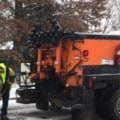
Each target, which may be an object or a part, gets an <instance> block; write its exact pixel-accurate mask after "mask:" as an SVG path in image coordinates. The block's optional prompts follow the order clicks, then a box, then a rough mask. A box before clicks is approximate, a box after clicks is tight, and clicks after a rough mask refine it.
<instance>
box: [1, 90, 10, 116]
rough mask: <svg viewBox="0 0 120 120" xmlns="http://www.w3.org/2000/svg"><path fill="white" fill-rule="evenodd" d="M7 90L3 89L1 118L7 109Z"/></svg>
mask: <svg viewBox="0 0 120 120" xmlns="http://www.w3.org/2000/svg"><path fill="white" fill-rule="evenodd" d="M9 91H10V90H9V89H8V88H7V89H5V91H3V95H2V109H1V116H5V115H7V109H8V101H9Z"/></svg>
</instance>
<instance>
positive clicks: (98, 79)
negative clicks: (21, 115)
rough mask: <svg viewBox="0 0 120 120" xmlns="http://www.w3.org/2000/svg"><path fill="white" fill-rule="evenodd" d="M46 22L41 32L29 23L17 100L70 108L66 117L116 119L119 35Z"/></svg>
mask: <svg viewBox="0 0 120 120" xmlns="http://www.w3.org/2000/svg"><path fill="white" fill-rule="evenodd" d="M50 23H51V29H50V31H47V32H46V31H42V30H41V26H40V25H38V24H37V25H34V27H33V30H32V34H31V38H30V40H29V44H28V45H27V46H26V47H25V49H24V52H23V56H24V58H25V60H26V61H27V62H29V63H30V64H29V66H28V67H30V72H29V73H26V72H22V73H21V76H25V79H24V81H23V80H22V81H21V80H19V88H18V89H17V90H16V94H17V102H19V103H23V104H29V103H36V107H37V108H38V109H42V110H48V109H51V110H53V109H58V108H59V109H62V110H70V111H71V114H72V120H78V119H82V120H93V119H95V117H96V115H95V114H97V115H99V116H101V117H103V118H107V119H109V118H110V119H112V120H120V106H119V104H120V54H119V52H120V35H109V34H97V33H95V34H94V33H80V32H71V33H65V32H64V31H63V29H62V27H61V25H60V24H59V22H58V21H56V20H55V19H52V20H50ZM28 81H29V82H28Z"/></svg>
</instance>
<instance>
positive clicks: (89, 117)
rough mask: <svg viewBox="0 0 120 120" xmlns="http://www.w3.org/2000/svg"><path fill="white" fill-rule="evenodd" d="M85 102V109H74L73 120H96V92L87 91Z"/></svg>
mask: <svg viewBox="0 0 120 120" xmlns="http://www.w3.org/2000/svg"><path fill="white" fill-rule="evenodd" d="M83 102H84V105H85V107H84V109H72V111H71V113H72V120H96V113H95V103H94V90H92V89H86V90H85V95H84V100H83Z"/></svg>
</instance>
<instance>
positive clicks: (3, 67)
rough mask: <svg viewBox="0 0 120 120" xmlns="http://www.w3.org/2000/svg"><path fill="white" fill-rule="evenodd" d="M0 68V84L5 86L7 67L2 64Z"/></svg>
mask: <svg viewBox="0 0 120 120" xmlns="http://www.w3.org/2000/svg"><path fill="white" fill-rule="evenodd" d="M0 68H1V69H2V70H3V71H1V72H0V77H1V79H2V83H3V84H5V82H6V72H7V67H6V65H5V64H4V63H0Z"/></svg>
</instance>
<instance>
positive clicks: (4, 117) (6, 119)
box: [1, 115, 10, 120]
mask: <svg viewBox="0 0 120 120" xmlns="http://www.w3.org/2000/svg"><path fill="white" fill-rule="evenodd" d="M1 120H10V119H9V118H8V117H7V116H6V115H5V116H1Z"/></svg>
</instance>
